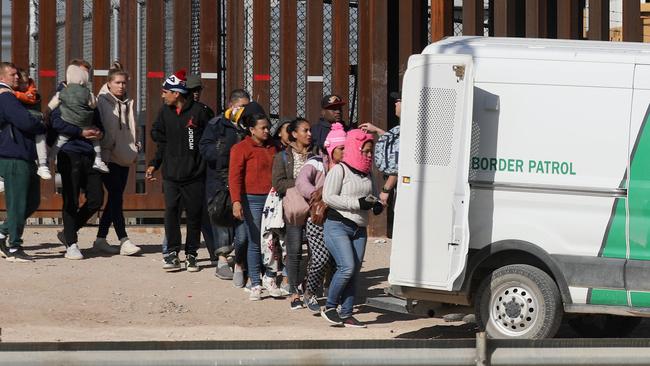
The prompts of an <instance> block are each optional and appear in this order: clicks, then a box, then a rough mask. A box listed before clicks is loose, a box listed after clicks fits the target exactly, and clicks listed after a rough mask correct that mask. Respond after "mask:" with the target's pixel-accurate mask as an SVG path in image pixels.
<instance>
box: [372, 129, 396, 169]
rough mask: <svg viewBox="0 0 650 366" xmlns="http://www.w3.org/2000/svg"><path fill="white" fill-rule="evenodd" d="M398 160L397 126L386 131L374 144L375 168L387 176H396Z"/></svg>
mask: <svg viewBox="0 0 650 366" xmlns="http://www.w3.org/2000/svg"><path fill="white" fill-rule="evenodd" d="M398 160H399V126H395V127H393V128H391V129H390V130H388V131H386V133H384V134H383V135H381V137H379V140H377V144H375V166H376V167H377V169H378V170H379V171H381V172H382V173H384V174H388V175H395V174H397V162H398Z"/></svg>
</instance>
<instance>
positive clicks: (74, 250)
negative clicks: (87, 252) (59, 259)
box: [65, 244, 84, 260]
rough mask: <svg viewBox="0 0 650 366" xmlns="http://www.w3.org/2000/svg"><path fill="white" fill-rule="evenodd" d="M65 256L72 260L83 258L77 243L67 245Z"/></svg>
mask: <svg viewBox="0 0 650 366" xmlns="http://www.w3.org/2000/svg"><path fill="white" fill-rule="evenodd" d="M65 257H66V258H67V259H72V260H79V259H84V256H83V255H82V254H81V251H80V250H79V246H78V245H77V244H72V245H70V246H69V247H68V249H66V251H65Z"/></svg>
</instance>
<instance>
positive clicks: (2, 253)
mask: <svg viewBox="0 0 650 366" xmlns="http://www.w3.org/2000/svg"><path fill="white" fill-rule="evenodd" d="M8 251H9V249H7V237H6V236H5V237H4V238H2V239H0V257H2V258H7V252H8Z"/></svg>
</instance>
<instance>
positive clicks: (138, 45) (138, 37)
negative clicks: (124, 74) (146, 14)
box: [135, 1, 144, 118]
mask: <svg viewBox="0 0 650 366" xmlns="http://www.w3.org/2000/svg"><path fill="white" fill-rule="evenodd" d="M143 2H144V1H138V2H137V3H136V8H135V49H136V50H138V55H137V56H136V58H135V60H136V62H135V69H136V70H137V71H136V73H135V75H136V77H135V90H136V94H137V95H136V97H135V100H136V103H135V115H136V116H138V118H140V114H141V113H142V99H141V98H140V96H141V95H142V92H141V90H142V60H141V57H140V50H141V49H142V29H141V28H142V20H141V19H140V12H141V11H142V5H143Z"/></svg>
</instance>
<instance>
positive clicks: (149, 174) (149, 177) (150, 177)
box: [144, 166, 158, 182]
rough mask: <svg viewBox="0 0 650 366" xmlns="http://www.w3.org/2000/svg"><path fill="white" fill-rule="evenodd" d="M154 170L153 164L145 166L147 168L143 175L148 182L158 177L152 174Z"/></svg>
mask: <svg viewBox="0 0 650 366" xmlns="http://www.w3.org/2000/svg"><path fill="white" fill-rule="evenodd" d="M155 171H156V168H155V167H153V166H150V167H147V170H146V171H145V173H144V177H145V178H146V179H147V180H148V181H149V182H155V181H157V180H158V179H157V178H155V177H154V176H153V173H154V172H155Z"/></svg>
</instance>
